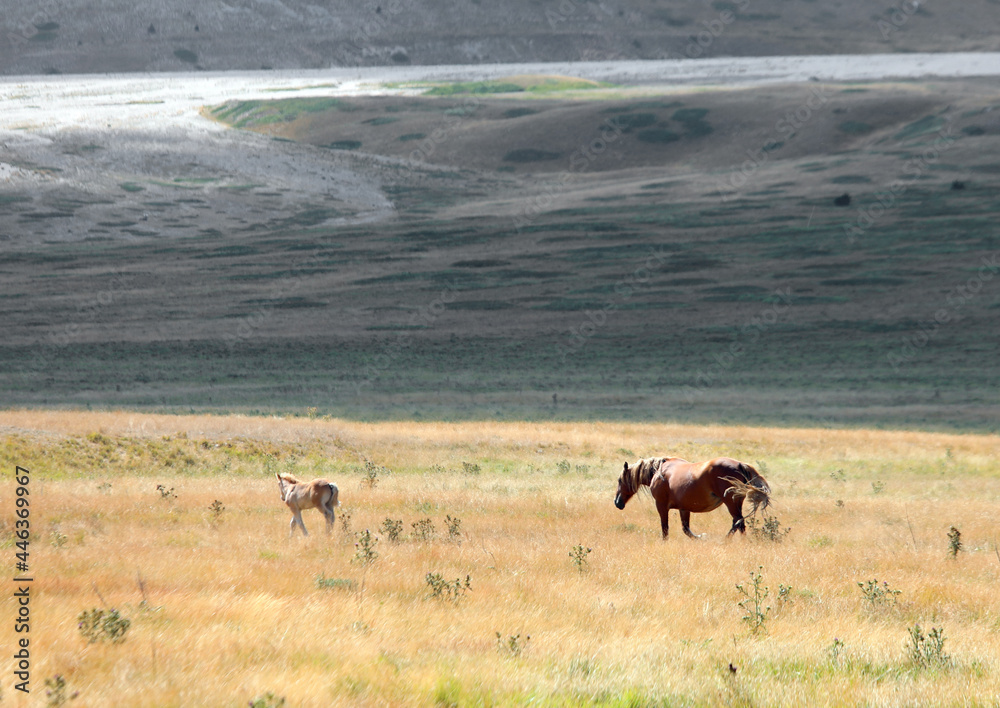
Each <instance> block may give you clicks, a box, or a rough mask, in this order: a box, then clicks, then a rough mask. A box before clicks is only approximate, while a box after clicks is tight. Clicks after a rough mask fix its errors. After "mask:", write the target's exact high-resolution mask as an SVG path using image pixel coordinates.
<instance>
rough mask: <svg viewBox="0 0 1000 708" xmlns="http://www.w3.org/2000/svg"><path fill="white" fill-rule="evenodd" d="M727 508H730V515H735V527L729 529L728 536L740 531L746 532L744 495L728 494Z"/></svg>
mask: <svg viewBox="0 0 1000 708" xmlns="http://www.w3.org/2000/svg"><path fill="white" fill-rule="evenodd" d="M726 508H727V509H729V515H730V516H732V517H733V527H732V528H731V529H729V533H727V534H726V535H727V536H732V535H733V534H734V533H736V532H737V531H739V532H740V533H741V534H746V532H747V525H746V522H745V521H744V520H743V497H735V498H734V497H733V495H731V494H729V495H727V496H726Z"/></svg>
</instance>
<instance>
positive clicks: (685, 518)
mask: <svg viewBox="0 0 1000 708" xmlns="http://www.w3.org/2000/svg"><path fill="white" fill-rule="evenodd" d="M681 527H682V528H683V529H684V533H685V534H687V535H688V536H690V537H691V538H701V534H698V533H692V531H691V512H690V511H681Z"/></svg>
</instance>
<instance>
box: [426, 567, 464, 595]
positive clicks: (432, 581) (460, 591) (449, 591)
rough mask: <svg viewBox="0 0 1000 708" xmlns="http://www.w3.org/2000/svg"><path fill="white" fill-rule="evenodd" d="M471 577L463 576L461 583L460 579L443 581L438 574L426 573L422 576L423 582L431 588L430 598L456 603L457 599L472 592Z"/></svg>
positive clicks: (442, 577)
mask: <svg viewBox="0 0 1000 708" xmlns="http://www.w3.org/2000/svg"><path fill="white" fill-rule="evenodd" d="M471 580H472V577H471V576H469V575H466V576H465V581H464V582H463V581H462V580H461V578H455V579H454V580H451V581H449V580H445V579H444V576H442V575H441V574H440V573H428V574H427V575H426V576H424V581H425V582H426V583H427V585H429V586H430V588H431V597H435V598H440V599H444V600H451V601H452V602H458V599H459V598H460V597H462V596H463V595H465V594H466V593H467V592H469V591H471V590H472V585H471Z"/></svg>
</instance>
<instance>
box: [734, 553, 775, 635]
mask: <svg viewBox="0 0 1000 708" xmlns="http://www.w3.org/2000/svg"><path fill="white" fill-rule="evenodd" d="M758 570H760V571H763V570H764V567H763V566H759V567H758ZM763 580H764V576H763V573H755V572H753V571H752V570H751V571H750V582H751V585H750V589H749V590H748V589H747V588H746V587H745V586H744V585H743V584H742V583H741V584H739V585H737V586H736V590H737V591H738V592H739V594H740V595H742V596H743V599H742V600H740V601H739V602H738V603H737V604H738V605H739V606H740V609H742V610H743V617H742V618H741V619H742V620H743V622H745V623H746V625H747V629H748V630H749V631H750V634H758V633H760V632H766V631H767V627H765V625H764V623H765V622H766V621H767V615H768V613H769V612H770V611H771V606H770V605H766V604H765V602H766V600H767V596H768V594H769V593H770V590H769V589H768V587H767V586H766V585H764V582H763Z"/></svg>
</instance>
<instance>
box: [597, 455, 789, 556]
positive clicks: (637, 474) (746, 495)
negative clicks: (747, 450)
mask: <svg viewBox="0 0 1000 708" xmlns="http://www.w3.org/2000/svg"><path fill="white" fill-rule="evenodd" d="M643 486H646V487H649V491H650V493H651V494H652V495H653V501H654V502H656V511H657V512H659V514H660V530H661V531H663V538H666V537H667V530H668V523H667V512H669V511H670V510H671V509H678V510H679V511H680V513H681V527H682V528H683V529H684V533H685V534H687V535H688V536H690V537H691V538H698V535H696V534H694V533H692V532H691V512H695V513H703V512H706V511H713V510H715V509H718V508H719V507H720V506H722V505H723V504H725V505H726V508H727V509H728V510H729V514H730V515H731V516H732V517H733V527H732V528H731V529H730V530H729V534H728V535H732V534H734V533H736V532H737V531H739V532H740V533H746V523H745V522H744V520H743V519H744V517H743V500H744V499H749V500H750V503H751V504H753V511H752V512H751V515H753V514H754V513H755V512H756V511H757V507H758V506H763V507H764V508H767V506H768V505H769V504H770V503H771V496H770V495H771V488H770V487H769V486H768V484H767V481H766V480H765V479H764V478H763V477H761V476H760V473H759V472H758V471H757V470H756V469H754V468H753V467H752V466H751V465H748V464H747V463H745V462H740V461H739V460H734V459H732V458H730V457H716V458H715V459H713V460H709V461H708V462H688V461H687V460H682V459H681V458H679V457H654V458H648V459H642V460H639V461H638V462H636V463H635V464H634V465H629V463H628V462H626V463H625V468H624V469H623V470H622V474H621V477H619V478H618V493H617V494H616V495H615V506H616V507H618V508H619V509H624V508H625V503H626V502H627V501H628V500H629V499H631V498H632V497H633V496H634V495H635V493H636V492H638V491H639V489H640V488H641V487H643Z"/></svg>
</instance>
